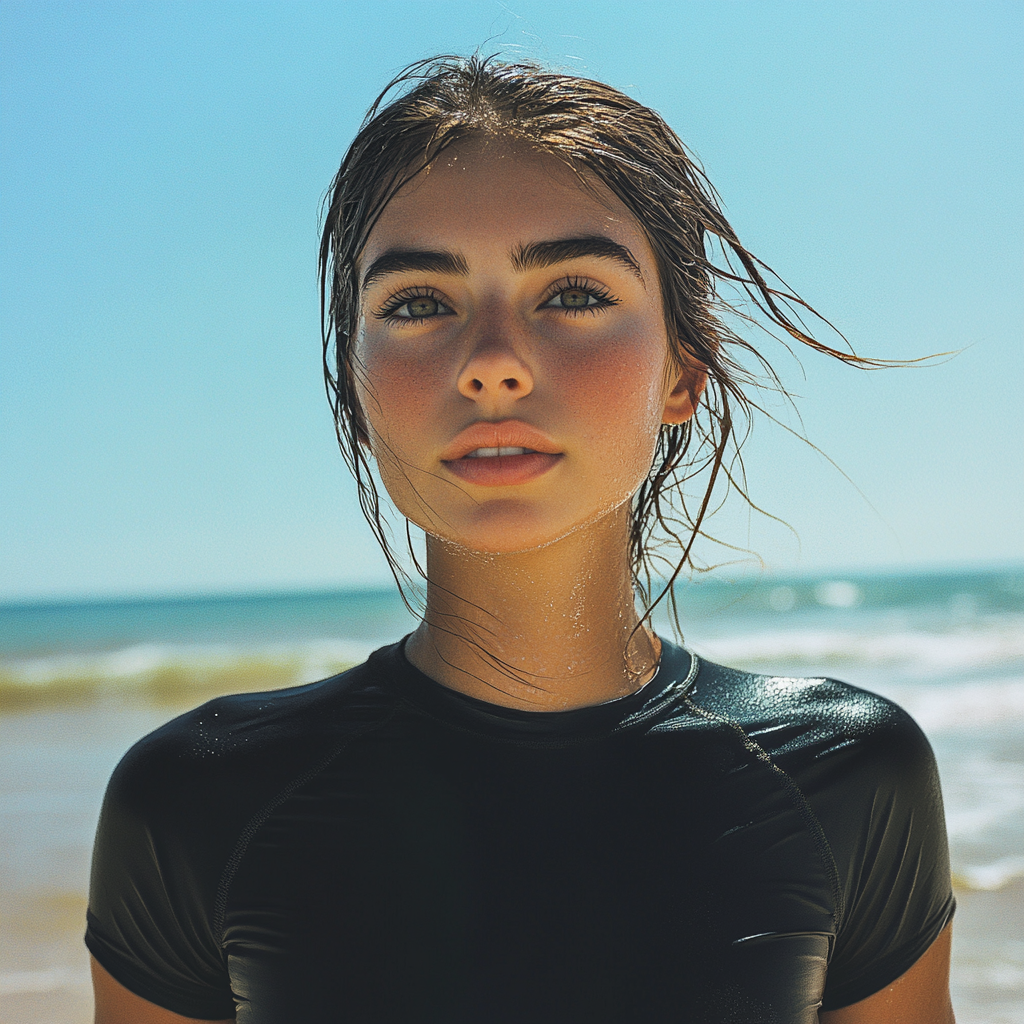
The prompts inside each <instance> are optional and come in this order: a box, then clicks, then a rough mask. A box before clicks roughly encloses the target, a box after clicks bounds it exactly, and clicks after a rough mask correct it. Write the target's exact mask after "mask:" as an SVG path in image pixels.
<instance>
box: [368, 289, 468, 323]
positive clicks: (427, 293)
mask: <svg viewBox="0 0 1024 1024" xmlns="http://www.w3.org/2000/svg"><path fill="white" fill-rule="evenodd" d="M415 299H433V300H434V301H435V302H437V303H438V304H439V305H441V306H443V307H444V308H445V309H447V310H451V308H452V307H451V304H450V303H449V302H448V301H447V300H446V299H444V298H442V297H441V295H439V294H438V293H437V292H436V291H434V289H433V288H417V287H413V288H403V289H402V290H401V291H400V292H396V293H395V294H394V295H392V296H391V298H390V299H388V301H387V302H386V303H384V305H383V306H381V308H380V309H378V310H377V311H376V312H375V313H374V314H373V315H374V316H375V317H376V318H377V319H378V320H383V321H385V322H386V323H389V324H395V325H398V326H402V327H404V326H407V325H408V324H414V323H418V322H423V321H424V320H432V319H434V317H429V316H423V317H418V316H396V314H397V312H398V311H399V310H400V309H401V308H402V307H403V306H405V305H408V303H410V302H413V301H414V300H415ZM435 315H437V316H447V315H448V314H447V313H439V314H435Z"/></svg>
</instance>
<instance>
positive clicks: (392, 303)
mask: <svg viewBox="0 0 1024 1024" xmlns="http://www.w3.org/2000/svg"><path fill="white" fill-rule="evenodd" d="M569 291H580V292H586V293H587V295H590V296H593V298H595V299H596V300H597V301H596V302H595V303H593V305H586V306H549V305H548V303H550V302H551V301H552V300H553V299H554V298H556V296H558V295H561V294H562V293H563V292H569ZM415 299H433V300H434V301H435V302H437V303H439V304H440V305H441V306H443V307H444V308H445V309H447V310H451V305H450V304H449V303H448V302H447V301H446V300H445V299H443V298H442V297H441V296H440V295H439V294H438V293H437V292H436V291H434V289H433V288H423V287H412V288H403V289H402V291H400V292H396V293H395V294H394V295H392V296H391V298H390V299H388V301H387V302H386V303H385V304H384V305H383V306H381V308H380V309H378V310H377V311H376V312H375V313H374V314H373V315H374V316H375V317H376V318H377V319H378V320H383V321H385V322H386V323H388V324H393V325H396V326H402V327H405V326H408V325H409V324H412V323H417V322H423V321H425V320H433V319H434V316H429V317H409V316H397V315H396V314H397V312H398V310H400V309H401V308H402V307H403V306H405V305H407V304H408V303H410V302H413V301H414V300H415ZM618 304H619V300H618V299H616V298H615V297H614V296H613V295H612V294H611V292H609V291H608V289H607V288H605V287H604V285H599V284H595V283H594V282H592V281H588V280H587V279H586V278H582V277H566V278H563V279H562V280H561V281H556V282H555V283H554V284H553V285H551V287H550V288H549V289H548V291H547V294H546V295H545V296H544V300H543V301H542V302H541V303H540V305H539V306H538V307H537V309H538V311H539V310H541V309H545V308H547V309H558V310H560V311H561V312H562V313H565V314H566V315H567V316H581V315H583V314H586V313H589V314H591V315H594V314H596V313H598V312H600V311H601V310H603V309H607V308H609V307H610V306H617V305H618ZM448 315H449V314H448V313H438V314H435V316H448Z"/></svg>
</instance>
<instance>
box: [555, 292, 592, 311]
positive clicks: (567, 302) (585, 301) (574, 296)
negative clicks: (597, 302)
mask: <svg viewBox="0 0 1024 1024" xmlns="http://www.w3.org/2000/svg"><path fill="white" fill-rule="evenodd" d="M559 298H560V299H561V304H562V305H563V306H565V308H566V309H582V308H583V307H584V306H589V305H590V304H591V302H590V300H591V299H592V298H593V296H592V295H591V294H590V292H586V291H584V290H583V289H582V288H566V289H565V291H564V292H561V293H560V294H559Z"/></svg>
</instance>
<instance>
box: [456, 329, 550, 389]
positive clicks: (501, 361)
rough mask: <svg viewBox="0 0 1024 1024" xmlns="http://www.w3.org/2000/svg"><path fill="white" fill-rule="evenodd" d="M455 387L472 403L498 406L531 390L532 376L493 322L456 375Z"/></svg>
mask: <svg viewBox="0 0 1024 1024" xmlns="http://www.w3.org/2000/svg"><path fill="white" fill-rule="evenodd" d="M458 388H459V393H460V394H461V395H463V396H464V397H466V398H471V399H472V400H473V401H475V402H482V403H485V404H489V405H491V404H493V405H498V406H500V405H501V404H502V403H503V402H505V401H509V400H512V401H515V400H518V399H520V398H525V397H526V396H527V395H528V394H529V393H530V392H531V391H533V374H532V373H531V371H530V368H529V366H527V364H526V362H525V361H524V360H523V359H522V357H521V356H520V355H519V354H518V353H517V352H516V350H515V348H514V347H513V345H512V344H511V339H510V338H509V337H508V336H507V334H506V332H504V331H502V330H500V329H496V325H494V324H493V323H492V324H491V325H490V326H489V328H488V330H487V331H486V332H485V336H483V337H481V338H480V339H479V340H478V342H477V344H476V346H475V348H474V349H473V351H472V352H471V353H470V356H469V358H468V359H467V360H466V364H465V366H463V368H462V371H461V372H460V373H459V382H458Z"/></svg>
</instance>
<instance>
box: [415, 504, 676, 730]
mask: <svg viewBox="0 0 1024 1024" xmlns="http://www.w3.org/2000/svg"><path fill="white" fill-rule="evenodd" d="M628 528H629V509H628V506H625V507H623V508H620V509H618V510H616V511H615V512H613V513H611V514H610V515H608V516H605V517H603V518H602V519H601V520H599V521H598V522H597V523H595V524H592V525H591V526H588V527H586V528H584V529H580V530H577V531H575V532H574V533H572V534H570V535H568V536H567V537H564V538H562V539H561V540H559V541H556V542H555V543H553V544H550V545H548V546H546V547H544V548H541V549H536V550H532V551H527V552H518V553H516V554H500V555H495V554H482V553H480V552H477V551H469V550H467V549H465V548H460V547H457V546H455V545H452V544H449V543H446V542H444V541H440V540H437V539H436V538H433V537H429V536H428V538H427V577H428V584H427V610H426V615H425V616H424V619H423V622H422V623H420V626H419V628H418V629H417V630H416V632H415V633H413V635H412V636H411V637H410V639H409V641H408V643H407V645H406V654H407V656H408V657H409V660H410V661H411V662H412V663H413V664H414V665H415V666H416V667H417V668H419V669H420V670H421V671H422V672H424V673H425V674H426V675H428V676H430V677H431V678H433V679H435V680H437V681H438V682H440V683H443V684H444V685H445V686H449V687H451V688H452V689H454V690H458V691H460V692H462V693H466V694H469V695H470V696H472V697H477V698H479V699H481V700H486V701H489V702H491V703H493V704H502V705H504V706H506V707H516V708H525V709H527V710H533V711H561V710H568V709H570V708H576V707H585V706H587V705H591V704H600V703H602V702H603V701H607V700H612V699H614V698H616V697H622V696H625V695H626V694H629V693H632V692H634V691H635V690H637V689H638V688H639V687H640V686H642V685H643V684H644V683H645V682H647V680H648V679H649V678H650V677H651V675H652V674H653V671H654V668H655V667H656V665H657V662H658V656H659V653H660V646H659V643H658V640H657V638H656V637H655V636H654V635H653V634H652V633H651V632H650V631H649V630H648V629H646V628H641V629H636V628H635V627H636V625H637V622H638V621H639V620H638V616H637V614H636V609H635V606H634V601H633V589H632V583H631V579H630V573H629V565H628V562H627V550H628V545H627V531H628ZM634 630H635V631H634Z"/></svg>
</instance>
